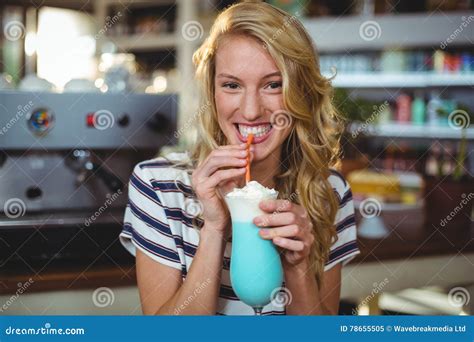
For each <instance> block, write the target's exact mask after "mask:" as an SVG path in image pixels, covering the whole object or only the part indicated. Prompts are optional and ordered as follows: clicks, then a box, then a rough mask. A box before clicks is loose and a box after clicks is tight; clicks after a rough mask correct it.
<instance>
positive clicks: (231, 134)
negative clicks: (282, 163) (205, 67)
mask: <svg viewBox="0 0 474 342" xmlns="http://www.w3.org/2000/svg"><path fill="white" fill-rule="evenodd" d="M215 74H216V77H215V80H214V83H215V102H216V108H217V115H218V121H219V126H220V128H221V129H222V131H223V133H224V134H225V136H226V137H227V139H228V140H229V141H230V144H240V143H242V142H245V141H246V139H247V136H248V134H249V133H253V135H254V148H255V156H254V162H258V161H262V160H265V159H266V158H267V157H268V156H270V155H274V156H278V157H279V156H280V151H281V146H282V143H283V142H284V141H285V139H286V138H287V137H288V135H289V133H290V130H291V127H273V126H272V125H271V124H270V122H271V121H274V120H271V118H272V114H274V116H273V118H275V115H277V116H278V115H280V113H282V111H283V94H282V76H281V74H280V72H279V70H278V68H277V66H276V65H275V62H274V61H273V59H272V58H271V56H270V55H269V54H268V52H267V51H266V50H265V49H264V48H263V46H262V44H261V43H259V42H258V41H256V40H255V39H252V38H249V37H245V36H231V37H226V38H225V39H223V41H221V44H220V46H219V48H218V50H217V53H216V73H215ZM288 126H289V125H288Z"/></svg>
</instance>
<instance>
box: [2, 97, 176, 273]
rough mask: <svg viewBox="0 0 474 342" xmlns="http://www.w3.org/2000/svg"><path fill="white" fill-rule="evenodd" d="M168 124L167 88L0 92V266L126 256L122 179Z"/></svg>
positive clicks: (154, 147) (172, 121) (167, 140)
mask: <svg viewBox="0 0 474 342" xmlns="http://www.w3.org/2000/svg"><path fill="white" fill-rule="evenodd" d="M176 123H177V95H175V94H163V95H150V94H109V93H104V94H101V93H62V94H60V93H48V92H41V93H35V92H24V91H21V92H20V91H1V92H0V211H1V214H0V265H5V264H7V263H15V262H19V263H26V264H27V266H28V267H29V268H35V267H36V265H37V266H38V268H41V267H42V265H45V264H46V263H50V262H51V260H65V261H70V260H75V261H77V260H84V261H86V260H89V261H91V260H95V259H96V258H98V257H99V256H102V257H103V256H104V254H105V255H106V256H107V257H108V258H110V259H114V262H118V261H117V260H118V259H120V258H128V257H129V256H128V255H127V253H126V252H125V251H124V250H123V248H122V247H121V246H120V245H119V243H118V240H117V237H118V233H119V232H120V230H121V225H122V220H123V213H124V210H125V206H126V203H127V183H128V179H129V177H130V175H131V173H132V171H133V167H134V165H135V164H137V163H138V162H140V161H142V160H146V159H150V158H153V157H154V156H156V155H157V154H158V152H159V150H160V148H161V147H163V146H165V145H168V146H169V145H175V144H176V143H177V141H176V137H175V134H174V133H175V132H176Z"/></svg>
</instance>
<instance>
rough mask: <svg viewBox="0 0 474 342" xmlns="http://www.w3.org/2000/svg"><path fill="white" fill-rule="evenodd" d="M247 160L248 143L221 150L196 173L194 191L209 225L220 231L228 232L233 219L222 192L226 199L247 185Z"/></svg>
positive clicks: (216, 151) (193, 176) (210, 157)
mask: <svg viewBox="0 0 474 342" xmlns="http://www.w3.org/2000/svg"><path fill="white" fill-rule="evenodd" d="M246 156H247V153H246V144H245V143H244V144H240V145H227V146H220V147H218V148H217V149H215V150H214V151H212V152H211V153H210V154H209V156H207V158H206V159H205V160H204V161H203V162H202V163H201V164H200V165H198V167H197V168H196V170H194V172H193V175H192V183H193V188H194V192H195V193H196V196H197V199H198V200H199V202H200V204H201V206H202V209H203V219H204V221H205V224H206V225H207V224H209V226H212V227H215V228H216V229H217V230H219V231H225V229H226V227H227V226H228V224H227V223H228V221H229V219H230V215H229V214H228V210H227V208H226V206H225V203H224V201H223V199H222V197H221V195H220V194H219V191H220V193H221V194H222V195H225V194H226V193H227V192H229V191H231V190H232V189H233V188H234V187H237V186H238V185H239V183H242V182H243V181H244V178H243V177H244V175H245V167H246V165H247V161H246ZM252 157H253V156H252V153H251V159H252ZM239 178H240V179H239Z"/></svg>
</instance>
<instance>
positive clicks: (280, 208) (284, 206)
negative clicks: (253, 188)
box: [259, 199, 304, 214]
mask: <svg viewBox="0 0 474 342" xmlns="http://www.w3.org/2000/svg"><path fill="white" fill-rule="evenodd" d="M259 207H260V209H262V210H263V211H265V212H268V213H273V212H275V211H276V212H286V211H293V212H295V213H297V214H304V209H303V207H302V206H300V205H298V204H295V203H293V202H291V201H289V200H286V199H277V200H263V201H261V202H260V203H259Z"/></svg>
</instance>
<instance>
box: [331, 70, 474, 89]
mask: <svg viewBox="0 0 474 342" xmlns="http://www.w3.org/2000/svg"><path fill="white" fill-rule="evenodd" d="M325 76H326V77H330V76H331V75H328V74H326V75H325ZM333 85H334V87H337V88H425V87H456V86H458V87H462V86H468V87H472V86H473V85H474V73H471V74H448V73H446V74H436V73H398V74H391V73H390V74H389V73H376V72H374V73H370V74H367V73H364V74H336V77H335V78H334V80H333Z"/></svg>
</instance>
